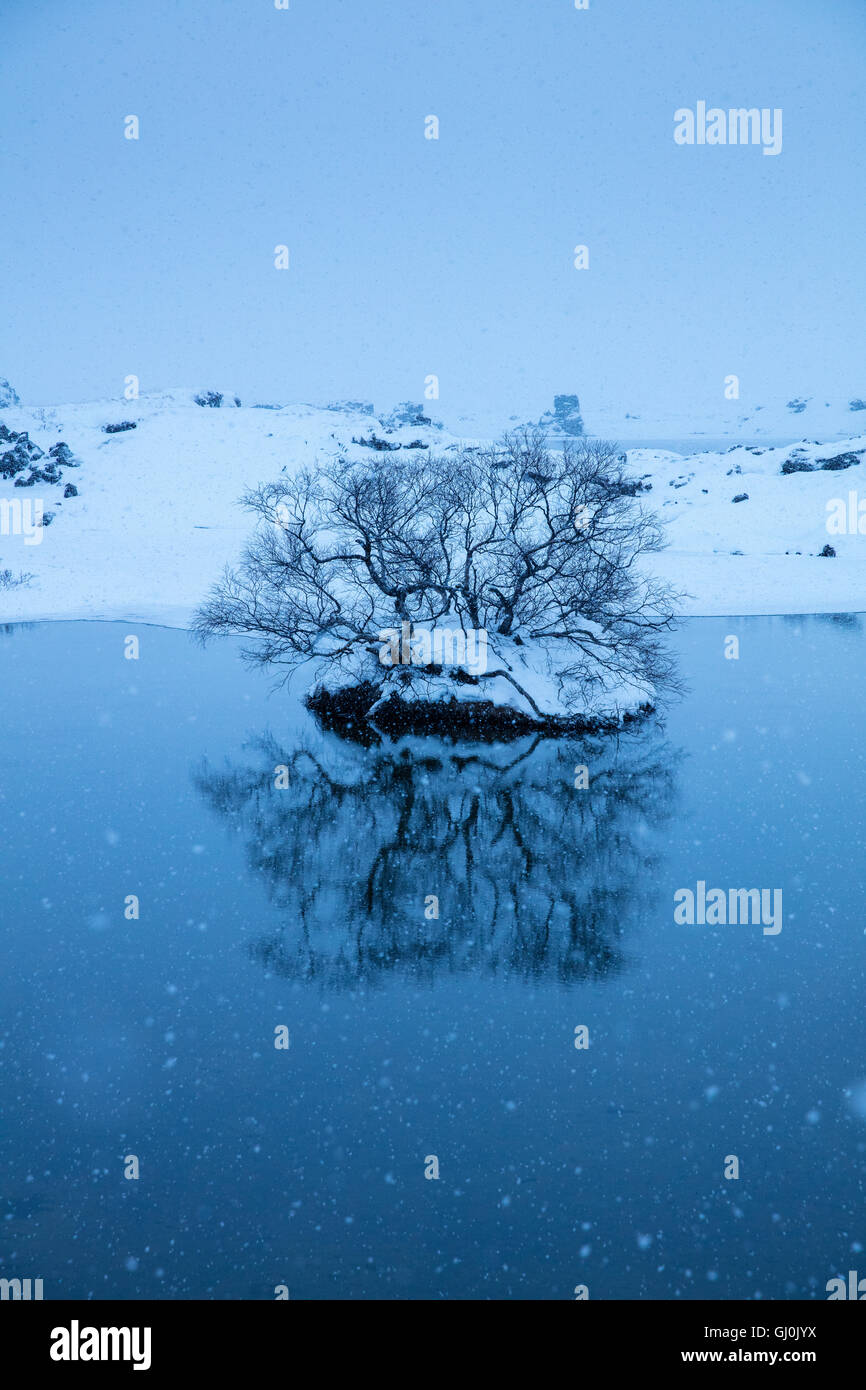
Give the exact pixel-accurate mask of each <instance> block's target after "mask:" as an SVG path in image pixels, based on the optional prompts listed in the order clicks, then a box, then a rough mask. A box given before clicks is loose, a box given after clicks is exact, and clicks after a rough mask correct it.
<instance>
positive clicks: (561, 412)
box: [538, 396, 585, 436]
mask: <svg viewBox="0 0 866 1390" xmlns="http://www.w3.org/2000/svg"><path fill="white" fill-rule="evenodd" d="M538 424H539V428H540V429H543V430H549V431H552V432H555V433H557V434H568V435H573V436H577V435H581V434H584V433H585V430H584V428H583V417H582V416H581V413H580V401H579V400H578V398H577V396H554V398H553V410H546V411H545V412H544V414H543V415H542V417H541V419H540V420H539V422H538Z"/></svg>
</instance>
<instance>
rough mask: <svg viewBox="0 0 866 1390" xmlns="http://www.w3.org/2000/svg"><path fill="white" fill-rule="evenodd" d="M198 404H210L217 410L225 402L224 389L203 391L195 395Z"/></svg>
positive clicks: (194, 398)
mask: <svg viewBox="0 0 866 1390" xmlns="http://www.w3.org/2000/svg"><path fill="white" fill-rule="evenodd" d="M193 400H194V401H195V403H196V405H209V406H210V407H211V408H212V409H213V410H217V409H218V408H219V407H220V406H221V405H222V403H223V395H222V391H202V393H201V395H199V396H193Z"/></svg>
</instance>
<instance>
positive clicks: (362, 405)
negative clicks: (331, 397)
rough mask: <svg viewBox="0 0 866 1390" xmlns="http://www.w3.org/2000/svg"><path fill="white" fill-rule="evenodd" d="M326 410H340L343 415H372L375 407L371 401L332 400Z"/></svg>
mask: <svg viewBox="0 0 866 1390" xmlns="http://www.w3.org/2000/svg"><path fill="white" fill-rule="evenodd" d="M325 409H326V410H336V411H339V413H340V414H341V415H372V414H373V407H372V405H371V404H370V402H369V401H331V403H330V405H327V406H325Z"/></svg>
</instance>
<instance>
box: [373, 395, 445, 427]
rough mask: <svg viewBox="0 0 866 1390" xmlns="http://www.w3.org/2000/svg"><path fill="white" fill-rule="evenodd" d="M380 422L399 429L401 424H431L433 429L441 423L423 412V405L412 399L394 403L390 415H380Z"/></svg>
mask: <svg viewBox="0 0 866 1390" xmlns="http://www.w3.org/2000/svg"><path fill="white" fill-rule="evenodd" d="M382 423H383V425H387V426H388V428H389V429H399V428H400V426H401V425H433V427H434V429H440V430H441V428H442V426H441V424H439V423H438V422H434V421H433V420H431V418H430V416H429V415H425V414H424V407H423V405H415V404H414V403H413V402H412V401H401V402H400V404H399V405H395V406H394V409H393V410H392V411H391V413H390V415H385V416H383V417H382Z"/></svg>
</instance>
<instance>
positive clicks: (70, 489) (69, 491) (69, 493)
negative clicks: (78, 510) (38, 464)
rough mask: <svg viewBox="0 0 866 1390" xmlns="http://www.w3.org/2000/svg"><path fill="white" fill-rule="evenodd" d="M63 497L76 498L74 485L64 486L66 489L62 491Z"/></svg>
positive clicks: (76, 489)
mask: <svg viewBox="0 0 866 1390" xmlns="http://www.w3.org/2000/svg"><path fill="white" fill-rule="evenodd" d="M63 496H64V497H77V496H78V488H77V487H76V486H75V484H74V483H67V484H66V487H65V488H64V489H63Z"/></svg>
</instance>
